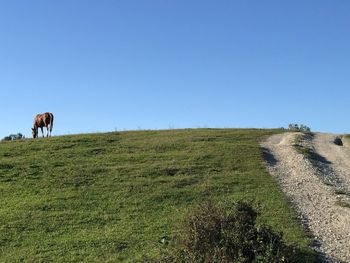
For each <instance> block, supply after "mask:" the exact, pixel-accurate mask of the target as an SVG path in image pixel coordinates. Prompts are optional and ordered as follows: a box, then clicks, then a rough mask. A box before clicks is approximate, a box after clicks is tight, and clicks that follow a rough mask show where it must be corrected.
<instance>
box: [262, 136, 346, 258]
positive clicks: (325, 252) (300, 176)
mask: <svg viewBox="0 0 350 263" xmlns="http://www.w3.org/2000/svg"><path fill="white" fill-rule="evenodd" d="M298 134H299V133H284V134H278V135H273V136H271V137H269V138H268V139H267V140H266V141H264V142H263V143H262V147H263V148H265V149H266V150H267V151H268V154H267V155H266V156H268V158H267V160H266V161H267V168H268V170H269V172H270V173H271V174H272V175H273V176H275V177H276V178H277V180H278V181H279V183H280V185H281V188H282V190H283V191H284V193H285V194H286V195H287V196H288V198H289V199H290V201H291V203H292V204H293V205H294V207H295V209H296V210H297V212H298V214H299V216H300V219H301V221H302V223H303V224H305V225H306V227H307V228H308V229H310V231H311V232H312V233H313V236H314V238H315V244H317V245H315V250H317V251H318V252H319V254H320V255H322V259H323V261H325V262H350V207H347V205H348V204H349V205H350V194H349V193H350V147H345V146H339V145H336V144H335V143H334V139H335V138H336V135H332V134H315V135H313V136H303V137H302V138H301V140H300V141H299V142H297V138H298V137H297V136H298ZM296 142H297V143H299V144H300V146H301V147H304V148H305V149H306V150H307V153H310V154H308V155H306V154H303V153H300V152H298V151H297V150H296V148H295V144H296Z"/></svg>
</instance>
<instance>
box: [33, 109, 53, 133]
mask: <svg viewBox="0 0 350 263" xmlns="http://www.w3.org/2000/svg"><path fill="white" fill-rule="evenodd" d="M52 126H53V114H52V113H51V112H45V113H43V114H37V115H36V116H35V118H34V127H33V128H32V134H33V138H38V137H39V134H38V133H39V132H38V129H39V127H40V129H41V133H42V134H43V137H44V130H43V127H46V129H47V134H46V137H49V131H50V137H51V132H52Z"/></svg>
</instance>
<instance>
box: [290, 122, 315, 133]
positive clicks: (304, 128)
mask: <svg viewBox="0 0 350 263" xmlns="http://www.w3.org/2000/svg"><path fill="white" fill-rule="evenodd" d="M288 129H289V130H291V131H300V132H310V131H311V129H310V127H308V126H306V125H304V124H300V125H298V124H296V123H291V124H289V125H288Z"/></svg>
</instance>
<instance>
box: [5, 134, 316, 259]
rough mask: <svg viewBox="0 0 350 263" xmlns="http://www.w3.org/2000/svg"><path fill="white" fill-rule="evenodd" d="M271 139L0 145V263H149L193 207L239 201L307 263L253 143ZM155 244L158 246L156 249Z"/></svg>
mask: <svg viewBox="0 0 350 263" xmlns="http://www.w3.org/2000/svg"><path fill="white" fill-rule="evenodd" d="M277 132H281V131H280V130H252V129H186V130H168V131H134V132H116V133H105V134H88V135H75V136H62V137H52V138H49V139H39V140H24V141H14V142H1V143H0V193H1V198H0V262H19V261H24V262H50V261H53V262H81V261H84V262H120V261H126V262H145V261H147V262H156V261H157V260H159V258H161V256H162V255H163V254H164V253H167V251H168V250H170V249H171V248H172V246H173V245H174V244H173V243H174V242H172V238H173V237H174V236H175V235H176V233H177V230H178V226H179V222H180V220H181V219H182V218H183V216H184V215H185V214H186V212H188V211H189V209H191V206H193V205H194V204H196V203H199V202H202V201H203V200H207V199H213V200H217V201H225V200H228V201H232V200H248V201H253V202H254V203H255V204H260V206H261V216H260V219H259V221H260V222H262V223H266V224H269V225H271V226H272V227H273V228H274V229H275V230H276V231H283V233H284V236H285V239H286V241H287V242H288V243H289V244H291V243H293V244H295V245H296V246H298V247H299V248H300V249H302V250H303V251H305V259H304V260H305V261H308V260H310V262H312V260H314V255H313V254H312V252H311V249H310V248H309V239H308V238H307V237H306V234H305V233H304V232H303V229H302V227H301V226H300V225H299V223H298V221H297V220H296V216H295V214H294V212H293V211H292V210H291V209H290V207H289V204H288V202H287V200H286V198H285V197H284V196H283V194H282V193H281V191H280V190H279V189H278V186H277V184H276V182H275V180H274V179H273V178H272V177H271V176H270V175H268V173H267V171H266V170H265V167H264V164H263V159H262V153H261V149H260V147H259V142H260V141H261V140H262V139H263V138H264V136H268V135H271V134H274V133H277ZM163 236H167V237H169V239H170V242H169V244H168V245H164V244H162V243H161V242H160V240H161V238H162V237H163Z"/></svg>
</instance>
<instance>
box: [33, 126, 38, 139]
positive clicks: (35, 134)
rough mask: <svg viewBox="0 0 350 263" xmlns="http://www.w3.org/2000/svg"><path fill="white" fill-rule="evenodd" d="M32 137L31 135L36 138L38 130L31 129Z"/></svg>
mask: <svg viewBox="0 0 350 263" xmlns="http://www.w3.org/2000/svg"><path fill="white" fill-rule="evenodd" d="M32 135H33V138H34V139H35V138H36V137H38V130H37V129H35V128H32Z"/></svg>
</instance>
